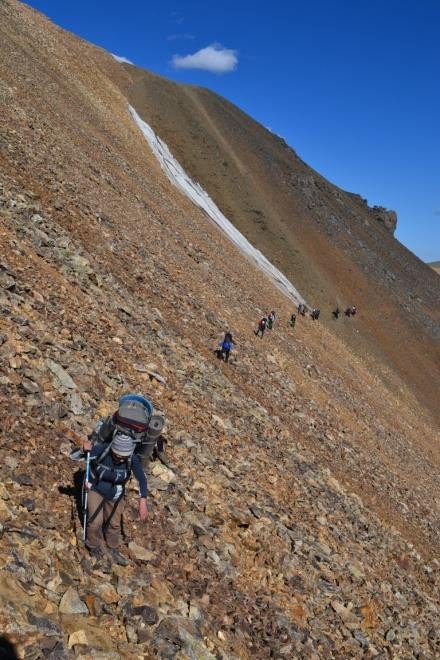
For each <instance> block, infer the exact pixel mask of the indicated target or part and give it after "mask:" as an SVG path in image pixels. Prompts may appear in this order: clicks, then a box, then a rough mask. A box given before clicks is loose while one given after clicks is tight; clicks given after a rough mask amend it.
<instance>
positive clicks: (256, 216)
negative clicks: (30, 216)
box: [125, 65, 440, 411]
mask: <svg viewBox="0 0 440 660" xmlns="http://www.w3.org/2000/svg"><path fill="white" fill-rule="evenodd" d="M125 69H126V71H127V73H128V74H129V75H130V77H131V79H132V81H133V84H132V86H131V87H130V88H128V89H127V93H129V95H130V98H131V101H132V103H133V105H134V106H135V107H136V109H137V111H138V113H139V114H140V115H141V117H142V118H143V119H144V120H145V121H147V122H148V123H149V124H150V125H151V126H152V127H153V129H154V130H155V131H156V132H157V133H158V134H159V135H160V136H161V138H162V139H163V140H164V141H165V142H166V143H167V144H168V146H169V147H170V149H171V151H172V152H173V154H174V155H175V157H176V158H177V159H178V160H179V162H180V163H181V164H182V165H183V166H184V168H185V169H186V170H187V171H188V172H189V174H190V175H191V176H192V177H193V178H194V179H195V180H196V181H199V182H200V183H201V185H202V186H203V187H204V188H205V189H206V190H207V191H208V193H209V194H210V195H211V197H212V198H213V199H214V201H215V202H216V204H217V205H218V206H219V207H220V209H221V210H222V211H223V213H225V215H226V216H227V217H228V218H229V219H230V220H232V222H233V223H234V224H235V225H236V226H237V227H238V228H239V229H240V231H242V232H243V234H244V235H245V236H246V237H247V238H248V239H249V240H250V241H251V242H252V243H253V244H254V245H256V246H257V247H258V248H259V249H260V250H261V251H262V252H263V253H264V254H265V255H266V256H267V257H268V258H269V259H270V260H271V261H272V262H273V263H274V264H275V265H276V266H277V267H278V268H280V270H282V272H284V273H285V274H286V276H287V277H289V278H290V279H291V280H292V281H293V282H294V284H295V286H296V287H297V288H298V289H299V291H301V293H302V294H303V295H304V296H305V298H306V299H307V300H308V301H309V302H310V304H312V305H313V306H317V307H320V308H321V310H322V312H323V314H322V316H321V319H322V320H323V321H324V322H326V323H327V325H328V327H330V328H332V329H334V330H335V332H336V333H337V334H338V335H339V336H342V337H344V339H345V341H347V342H348V343H349V344H350V346H351V347H352V348H353V349H354V350H355V351H356V352H357V353H358V355H361V356H365V354H373V355H376V356H377V358H378V359H379V360H381V361H383V362H384V363H386V364H387V365H389V366H390V367H391V368H392V369H393V370H396V371H397V372H398V373H399V375H400V376H401V377H402V378H403V379H404V380H405V382H406V383H407V384H408V385H409V386H410V387H412V388H413V389H414V391H415V393H416V395H417V396H418V397H419V400H420V402H421V404H422V405H425V406H428V407H429V408H430V409H431V410H432V411H436V410H438V400H437V395H436V388H435V387H434V386H433V384H434V383H438V378H439V375H438V362H439V351H438V340H439V323H440V314H439V309H440V291H439V287H438V281H437V278H436V277H435V275H434V274H433V273H432V272H431V271H430V269H429V268H428V267H427V266H426V264H424V263H423V262H422V261H420V260H419V259H418V258H417V257H415V256H414V255H413V254H411V253H410V252H409V251H408V250H407V249H406V248H405V247H404V246H402V245H401V244H400V243H399V242H398V241H397V240H396V239H394V238H393V236H392V234H391V233H390V232H389V231H388V230H387V229H386V228H385V226H384V224H383V222H380V219H382V220H383V219H384V217H383V216H384V213H383V211H380V210H378V209H376V208H373V209H370V208H369V207H368V206H367V204H366V203H365V200H363V199H362V198H361V197H360V196H359V195H354V194H349V193H346V192H344V191H342V190H341V189H339V188H337V187H336V186H334V185H332V184H331V183H329V182H328V181H326V180H325V179H324V178H323V177H321V176H320V175H319V174H318V173H317V172H315V171H314V170H312V169H311V168H310V167H308V166H307V165H306V164H305V163H304V162H303V161H301V159H300V158H299V157H298V156H297V155H296V154H295V152H294V151H293V150H292V149H291V148H290V147H289V146H288V145H287V144H286V143H285V142H284V140H282V139H281V138H279V137H277V136H275V135H274V134H272V133H270V131H268V130H267V129H265V128H264V127H263V126H261V125H260V124H258V123H257V122H255V121H254V120H253V119H251V118H250V117H248V116H247V115H245V114H244V113H243V112H241V111H240V110H239V109H238V108H237V107H235V106H233V105H232V104H230V103H229V102H228V101H226V100H225V99H223V98H221V97H219V96H217V95H215V94H213V93H212V92H210V91H209V90H206V89H201V88H196V87H191V86H184V85H178V84H176V83H173V82H171V81H168V80H165V79H163V78H160V77H158V76H155V75H153V74H151V73H149V72H146V71H143V70H141V69H137V68H136V67H133V66H128V65H125ZM385 216H386V214H385ZM385 219H386V217H385ZM337 304H339V306H340V307H342V308H345V307H346V306H347V305H349V304H356V305H357V306H358V308H359V309H360V310H361V314H360V317H359V319H358V324H357V328H356V331H355V330H354V329H353V328H352V326H351V325H350V324H348V325H345V326H343V324H340V323H338V324H335V323H334V321H333V320H332V317H331V311H332V309H334V308H335V307H336V305H337ZM358 330H359V332H358ZM396 337H397V338H398V339H397V340H396Z"/></svg>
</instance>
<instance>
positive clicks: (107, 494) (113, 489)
mask: <svg viewBox="0 0 440 660" xmlns="http://www.w3.org/2000/svg"><path fill="white" fill-rule="evenodd" d="M106 448H107V445H106V444H105V443H99V444H96V445H94V446H93V447H92V450H91V452H90V461H91V464H90V467H91V470H90V481H91V483H92V484H93V485H92V490H94V491H96V492H97V493H99V494H100V495H102V496H103V497H104V499H106V500H113V499H114V498H115V497H116V496H117V495H118V492H119V491H120V489H118V488H117V486H123V485H124V484H125V483H126V481H127V480H128V479H129V477H130V474H131V472H133V474H134V476H135V477H136V479H137V481H138V483H139V493H140V496H141V497H147V479H146V477H145V474H144V471H143V470H142V467H141V462H140V460H139V457H138V456H136V454H133V456H132V457H131V469H130V459H127V460H126V461H124V462H123V463H115V462H114V461H113V457H112V454H111V451H109V452H108V454H107V455H106V456H105V457H104V458H103V460H102V462H101V461H100V460H99V456H100V455H101V454H102V453H103V452H104V450H105V449H106ZM95 458H98V460H97V461H96V462H95V461H94V460H93V459H95Z"/></svg>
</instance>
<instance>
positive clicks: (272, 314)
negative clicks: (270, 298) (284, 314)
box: [267, 310, 276, 330]
mask: <svg viewBox="0 0 440 660" xmlns="http://www.w3.org/2000/svg"><path fill="white" fill-rule="evenodd" d="M275 317H276V314H275V312H274V311H273V310H272V311H271V312H270V314H269V316H268V317H267V327H268V329H269V330H272V326H273V324H274V323H275Z"/></svg>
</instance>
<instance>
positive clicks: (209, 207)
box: [129, 106, 305, 304]
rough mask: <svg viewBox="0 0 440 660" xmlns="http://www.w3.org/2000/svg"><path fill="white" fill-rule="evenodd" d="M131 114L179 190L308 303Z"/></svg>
mask: <svg viewBox="0 0 440 660" xmlns="http://www.w3.org/2000/svg"><path fill="white" fill-rule="evenodd" d="M129 109H130V113H131V115H132V117H133V119H134V120H135V122H136V124H137V125H138V126H139V128H140V129H141V131H142V133H143V134H144V136H145V138H146V140H147V142H148V144H149V145H150V147H151V149H152V151H153V153H154V155H155V156H156V157H157V159H158V161H159V163H160V165H161V167H162V169H163V171H164V172H165V174H166V175H167V177H168V178H169V180H170V181H171V183H173V184H174V185H175V186H176V187H177V188H179V190H181V191H182V192H183V193H184V194H185V195H186V196H187V197H189V198H190V200H191V201H192V202H193V203H194V204H195V205H196V206H198V207H199V208H201V209H203V210H204V211H205V213H207V214H208V216H209V217H210V218H211V220H213V222H215V224H216V225H217V226H218V227H220V229H221V230H222V231H223V232H224V233H225V234H226V235H227V236H228V238H229V239H230V240H231V241H232V242H233V243H234V244H235V245H236V246H237V247H238V248H239V249H240V250H241V251H242V252H243V253H244V254H245V255H246V256H247V257H248V258H249V259H251V261H253V262H254V263H255V264H256V265H257V266H258V268H259V269H260V270H262V271H263V272H264V273H265V274H266V275H267V276H268V277H269V278H270V279H271V280H272V281H273V282H274V284H275V285H276V286H277V287H278V289H280V290H281V291H282V292H283V293H284V294H285V295H286V296H287V297H288V298H290V300H293V301H294V302H295V303H296V304H298V303H305V300H304V298H303V297H302V296H301V294H300V293H299V292H298V291H297V290H296V289H295V287H294V286H293V284H292V283H291V282H290V281H289V280H288V279H287V277H286V276H285V275H283V273H282V272H281V271H279V270H278V268H275V266H273V265H272V264H271V263H270V261H269V260H268V259H266V257H265V256H264V254H263V253H262V252H260V251H259V250H257V249H256V248H255V247H254V246H253V245H252V244H251V243H249V241H248V240H247V238H245V237H244V236H243V234H241V233H240V232H239V231H238V229H236V227H234V225H233V224H232V222H230V220H228V218H226V216H224V215H223V213H222V212H221V211H220V209H219V208H218V206H217V205H216V204H215V203H214V202H213V201H212V199H211V198H210V197H209V195H208V193H207V192H206V191H205V190H203V188H202V187H201V186H200V184H198V183H196V182H194V181H193V180H192V179H191V178H190V177H189V176H188V174H187V173H186V172H185V171H184V169H183V168H182V166H181V165H180V163H179V162H178V161H177V160H176V159H175V158H174V156H173V155H172V153H171V152H170V150H169V149H168V146H167V145H166V144H165V142H163V141H162V140H161V139H160V137H159V136H158V135H156V133H155V132H154V131H153V129H152V128H151V126H149V125H148V124H147V123H146V122H145V121H143V120H142V119H141V118H140V117H139V115H138V114H137V112H136V110H135V109H134V108H132V107H131V106H129Z"/></svg>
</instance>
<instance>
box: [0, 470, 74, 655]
mask: <svg viewBox="0 0 440 660" xmlns="http://www.w3.org/2000/svg"><path fill="white" fill-rule="evenodd" d="M83 483H84V470H83V469H82V468H80V469H79V470H77V471H76V472H75V473H74V475H73V485H70V486H58V492H59V493H60V494H61V495H68V496H69V497H73V498H74V501H75V507H76V514H77V516H78V519H79V520H80V521H81V522H82V517H83ZM0 657H1V656H0Z"/></svg>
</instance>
